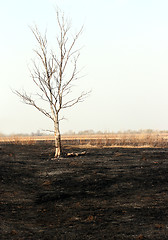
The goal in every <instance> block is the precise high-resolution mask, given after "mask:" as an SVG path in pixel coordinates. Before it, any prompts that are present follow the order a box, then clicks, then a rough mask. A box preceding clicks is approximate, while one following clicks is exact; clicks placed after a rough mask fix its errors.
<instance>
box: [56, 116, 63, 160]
mask: <svg viewBox="0 0 168 240" xmlns="http://www.w3.org/2000/svg"><path fill="white" fill-rule="evenodd" d="M54 134H55V158H59V157H60V156H61V153H62V149H61V134H60V130H59V121H58V119H57V120H56V121H55V123H54Z"/></svg>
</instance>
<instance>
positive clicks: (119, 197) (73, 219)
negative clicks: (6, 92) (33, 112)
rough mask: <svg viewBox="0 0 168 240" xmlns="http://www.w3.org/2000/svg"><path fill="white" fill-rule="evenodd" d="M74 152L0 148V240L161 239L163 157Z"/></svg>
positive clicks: (43, 145) (165, 207)
mask: <svg viewBox="0 0 168 240" xmlns="http://www.w3.org/2000/svg"><path fill="white" fill-rule="evenodd" d="M65 151H67V152H68V151H71V152H75V151H76V152H78V151H81V150H80V149H77V148H76V149H73V148H72V149H66V148H65ZM82 151H86V154H85V155H82V156H72V157H67V158H66V157H64V158H61V159H59V160H54V159H53V160H51V159H52V157H53V155H54V152H53V146H52V143H49V142H45V141H42V142H37V143H35V144H31V145H26V144H25V145H24V144H23V145H22V144H7V143H5V144H1V145H0V184H1V187H0V194H1V195H0V220H1V224H0V231H1V233H0V235H1V237H0V238H1V239H8V240H9V239H15V240H28V239H32V240H34V239H45V240H47V239H48V240H54V239H56V240H71V239H72V240H78V239H79V240H84V239H95V240H99V239H100V240H102V239H106V240H107V239H109V240H113V239H115V240H120V239H124V240H125V239H151V240H155V239H156V240H159V239H160V240H164V239H168V149H166V148H164V149H163V148H90V149H87V148H86V149H82Z"/></svg>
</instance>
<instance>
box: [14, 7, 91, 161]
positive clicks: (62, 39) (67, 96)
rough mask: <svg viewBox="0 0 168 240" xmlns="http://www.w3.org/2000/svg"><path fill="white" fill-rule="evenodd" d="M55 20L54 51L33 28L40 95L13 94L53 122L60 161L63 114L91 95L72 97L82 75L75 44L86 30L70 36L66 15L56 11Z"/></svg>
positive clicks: (34, 73) (35, 75)
mask: <svg viewBox="0 0 168 240" xmlns="http://www.w3.org/2000/svg"><path fill="white" fill-rule="evenodd" d="M56 17H57V18H56V20H57V26H58V33H57V38H56V46H57V48H56V49H55V51H54V50H53V49H49V47H48V41H47V36H46V33H45V34H44V35H42V34H41V33H40V31H39V29H38V28H37V26H35V27H33V28H31V31H32V33H33V35H34V37H35V39H36V41H37V45H38V48H37V49H36V50H34V51H35V54H36V57H37V60H38V61H37V60H36V61H33V67H32V69H31V70H30V73H31V78H32V80H33V81H34V83H35V85H36V86H37V89H38V91H37V92H36V93H35V94H34V95H32V94H31V95H29V94H27V93H26V92H25V91H24V92H23V91H22V92H21V91H17V90H15V91H14V92H15V94H17V95H18V96H19V97H20V98H21V99H22V100H23V101H24V103H26V104H28V105H31V106H34V107H35V108H36V109H37V110H39V111H40V112H41V113H43V114H44V115H45V116H47V117H48V118H50V119H51V120H52V121H53V123H54V134H55V157H59V156H60V155H61V153H62V148H61V134H60V127H59V124H60V120H61V119H60V111H61V110H63V109H66V108H70V107H72V106H74V105H75V104H77V103H79V102H81V101H83V100H84V98H85V97H86V96H87V95H88V92H81V93H80V95H79V96H77V97H74V98H73V97H72V95H71V92H72V88H73V83H74V81H75V80H77V79H79V72H80V71H79V70H78V68H77V63H78V59H79V55H80V49H76V43H77V40H78V38H79V36H80V35H81V33H82V30H83V27H82V28H81V29H80V31H78V32H77V33H76V34H75V35H74V36H72V35H71V33H70V29H71V23H70V21H69V20H68V19H66V18H65V16H64V13H62V12H61V11H57V12H56ZM37 97H38V98H37ZM39 99H40V100H42V102H43V105H42V106H41V104H39V102H38V100H39ZM44 102H47V106H48V107H49V108H45V107H44V105H45V104H44Z"/></svg>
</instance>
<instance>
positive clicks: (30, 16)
mask: <svg viewBox="0 0 168 240" xmlns="http://www.w3.org/2000/svg"><path fill="white" fill-rule="evenodd" d="M57 5H58V6H59V7H60V8H61V9H62V10H63V11H64V12H65V14H66V15H67V16H69V17H70V18H71V19H72V31H73V32H75V31H76V30H77V29H79V28H80V26H81V25H82V24H84V32H83V35H82V37H81V38H80V40H79V43H80V44H81V46H84V48H83V49H82V51H81V58H80V67H81V66H84V67H85V68H84V70H83V74H85V77H84V78H82V79H81V80H80V81H79V83H78V87H77V88H76V90H75V92H76V91H79V90H80V89H85V90H89V89H92V93H91V96H90V97H89V98H88V99H87V100H86V101H85V102H83V103H81V104H79V105H77V106H75V107H74V108H72V109H69V110H67V111H65V112H64V113H63V115H64V117H65V118H67V120H64V121H62V122H61V130H62V132H66V131H68V130H73V131H80V130H86V129H93V130H95V131H98V130H101V131H119V130H127V129H132V130H138V129H149V128H150V129H157V130H163V129H165V130H168V94H167V93H168V14H167V12H168V1H167V0H141V1H139V0H103V1H102V0H29V1H27V0H15V1H13V0H5V1H1V3H0V29H1V34H0V35H1V37H0V82H1V84H0V110H1V111H0V132H1V133H5V134H9V133H31V132H36V131H37V130H41V129H52V122H51V121H50V120H49V119H47V118H46V117H45V116H43V115H42V114H41V113H40V112H38V111H37V110H36V109H34V108H33V107H31V106H28V105H24V104H23V103H22V102H21V100H20V99H19V98H18V97H17V96H15V95H14V94H13V93H12V91H11V89H22V88H24V89H27V91H28V92H33V83H32V80H31V78H30V73H29V71H28V65H29V63H30V62H31V58H33V57H34V53H33V50H32V49H33V48H35V46H36V42H35V40H34V38H33V35H32V33H31V31H30V28H29V26H30V25H33V24H34V23H36V24H37V25H38V26H39V29H40V31H42V32H43V31H44V30H45V29H46V28H47V29H48V34H49V41H50V40H51V42H52V43H53V42H54V38H55V36H56V34H57V29H56V15H55V9H54V7H56V6H57Z"/></svg>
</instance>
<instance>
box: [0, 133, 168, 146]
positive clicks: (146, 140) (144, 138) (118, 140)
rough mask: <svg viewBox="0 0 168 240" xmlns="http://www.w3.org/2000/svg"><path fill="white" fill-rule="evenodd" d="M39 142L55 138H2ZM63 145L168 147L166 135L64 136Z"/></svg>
mask: <svg viewBox="0 0 168 240" xmlns="http://www.w3.org/2000/svg"><path fill="white" fill-rule="evenodd" d="M37 141H54V136H28V137H23V136H11V137H0V142H4V143H5V142H8V143H14V144H28V145H31V144H34V143H35V142H37ZM62 142H63V145H66V146H68V145H73V146H74V145H75V146H85V147H168V135H166V134H162V133H161V134H155V133H151V134H144V133H140V134H101V135H96V134H95V135H71V136H70V135H68V136H67V135H63V136H62Z"/></svg>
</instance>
